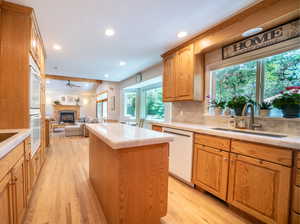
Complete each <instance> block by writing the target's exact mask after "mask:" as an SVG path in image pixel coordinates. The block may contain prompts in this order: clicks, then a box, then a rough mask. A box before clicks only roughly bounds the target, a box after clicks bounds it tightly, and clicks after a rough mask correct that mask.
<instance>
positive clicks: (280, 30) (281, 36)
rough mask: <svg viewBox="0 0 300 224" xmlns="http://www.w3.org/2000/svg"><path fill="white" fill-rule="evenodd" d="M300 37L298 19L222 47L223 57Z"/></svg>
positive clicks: (299, 21) (299, 22) (299, 20)
mask: <svg viewBox="0 0 300 224" xmlns="http://www.w3.org/2000/svg"><path fill="white" fill-rule="evenodd" d="M296 37H300V19H296V20H293V21H291V22H289V23H286V24H283V25H280V26H277V27H275V28H272V29H270V30H267V31H264V32H262V33H260V34H256V35H254V36H251V37H249V38H247V39H244V40H241V41H238V42H236V43H233V44H230V45H227V46H225V47H223V48H222V55H223V59H227V58H231V57H234V56H237V55H241V54H244V53H247V52H250V51H254V50H257V49H260V48H263V47H268V46H271V45H273V44H277V43H279V42H282V41H286V40H289V39H292V38H296Z"/></svg>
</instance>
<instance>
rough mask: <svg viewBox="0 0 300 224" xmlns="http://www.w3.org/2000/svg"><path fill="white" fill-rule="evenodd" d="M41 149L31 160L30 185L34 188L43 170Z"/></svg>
mask: <svg viewBox="0 0 300 224" xmlns="http://www.w3.org/2000/svg"><path fill="white" fill-rule="evenodd" d="M40 150H41V148H39V149H38V151H37V152H35V154H34V155H33V156H32V158H31V160H30V185H31V186H33V185H34V184H35V181H36V179H37V177H38V174H39V171H40V168H41V151H40Z"/></svg>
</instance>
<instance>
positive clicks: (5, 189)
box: [0, 173, 13, 224]
mask: <svg viewBox="0 0 300 224" xmlns="http://www.w3.org/2000/svg"><path fill="white" fill-rule="evenodd" d="M11 187H12V185H11V174H10V173H9V174H7V175H6V176H5V177H4V178H3V179H2V180H1V181H0V217H1V223H5V224H13V209H12V190H11Z"/></svg>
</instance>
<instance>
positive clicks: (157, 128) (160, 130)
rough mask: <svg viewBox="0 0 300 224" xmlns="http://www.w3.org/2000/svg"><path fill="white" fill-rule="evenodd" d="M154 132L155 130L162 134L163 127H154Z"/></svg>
mask: <svg viewBox="0 0 300 224" xmlns="http://www.w3.org/2000/svg"><path fill="white" fill-rule="evenodd" d="M152 130H153V131H159V132H162V127H161V126H157V125H152Z"/></svg>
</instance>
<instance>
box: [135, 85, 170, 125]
mask: <svg viewBox="0 0 300 224" xmlns="http://www.w3.org/2000/svg"><path fill="white" fill-rule="evenodd" d="M157 88H163V84H162V83H161V82H159V83H155V84H152V85H149V86H146V87H143V88H140V90H141V103H140V105H141V106H140V109H141V112H140V114H141V117H142V118H144V119H145V120H147V121H163V120H164V119H165V114H164V117H163V118H162V119H147V114H146V110H147V108H146V106H147V103H146V101H147V99H146V92H147V91H149V90H152V89H157ZM162 103H163V104H164V102H163V100H162ZM164 109H165V104H164Z"/></svg>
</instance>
